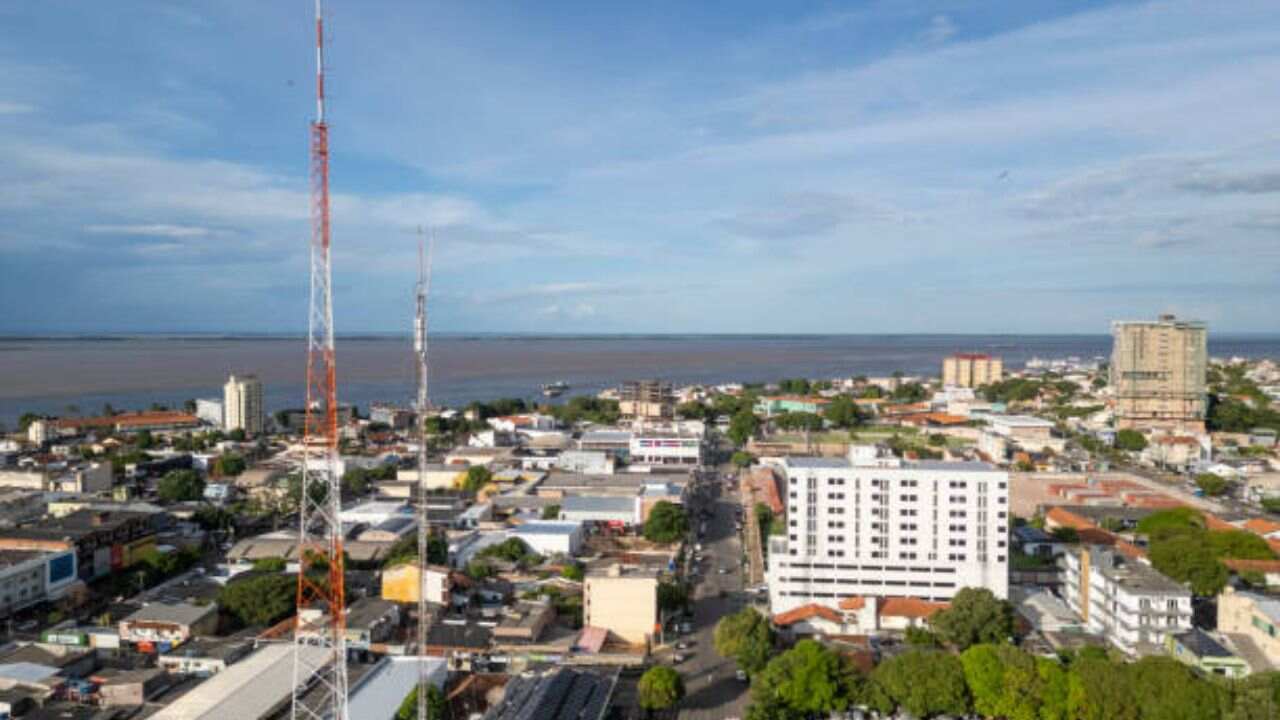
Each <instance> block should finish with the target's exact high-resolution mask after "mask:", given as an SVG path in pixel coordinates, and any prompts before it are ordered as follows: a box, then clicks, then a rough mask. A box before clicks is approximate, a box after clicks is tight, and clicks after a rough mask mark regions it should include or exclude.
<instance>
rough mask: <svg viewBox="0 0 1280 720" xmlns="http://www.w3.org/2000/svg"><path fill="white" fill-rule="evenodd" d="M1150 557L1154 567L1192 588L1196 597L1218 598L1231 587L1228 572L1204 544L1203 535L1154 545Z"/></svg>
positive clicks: (1184, 534) (1182, 537) (1197, 534)
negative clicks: (1224, 588)
mask: <svg viewBox="0 0 1280 720" xmlns="http://www.w3.org/2000/svg"><path fill="white" fill-rule="evenodd" d="M1149 557H1150V559H1151V565H1152V567H1154V568H1155V569H1156V570H1159V571H1160V572H1161V573H1164V574H1165V575H1168V576H1169V577H1171V578H1173V579H1174V580H1177V581H1178V582H1181V583H1188V584H1190V586H1191V592H1193V593H1195V594H1196V595H1201V596H1205V597H1208V596H1211V595H1217V594H1218V593H1219V592H1221V591H1222V588H1223V587H1225V586H1226V584H1227V578H1228V573H1227V568H1226V567H1225V566H1224V565H1223V564H1222V563H1221V562H1219V561H1218V558H1217V556H1215V555H1214V552H1213V549H1212V547H1210V546H1209V545H1207V544H1206V543H1205V542H1204V536H1203V533H1201V532H1190V533H1182V534H1178V535H1174V536H1172V537H1166V538H1162V539H1160V540H1158V541H1153V542H1152V543H1151V545H1150V550H1149Z"/></svg>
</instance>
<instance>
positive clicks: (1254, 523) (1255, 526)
mask: <svg viewBox="0 0 1280 720" xmlns="http://www.w3.org/2000/svg"><path fill="white" fill-rule="evenodd" d="M1244 527H1245V529H1246V530H1251V531H1253V532H1255V533H1257V534H1259V535H1270V534H1271V533H1275V532H1280V522H1276V521H1274V520H1268V519H1266V518H1249V519H1248V520H1245V521H1244Z"/></svg>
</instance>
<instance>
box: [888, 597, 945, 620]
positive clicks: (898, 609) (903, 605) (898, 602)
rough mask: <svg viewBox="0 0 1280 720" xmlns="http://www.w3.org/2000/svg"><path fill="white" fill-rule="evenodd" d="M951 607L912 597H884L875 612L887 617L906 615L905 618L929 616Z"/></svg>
mask: <svg viewBox="0 0 1280 720" xmlns="http://www.w3.org/2000/svg"><path fill="white" fill-rule="evenodd" d="M949 607H951V606H950V604H948V603H940V602H929V601H928V600H921V599H920V598H913V597H903V598H897V597H891V598H885V599H884V601H883V602H881V603H880V610H879V612H878V613H877V614H878V615H881V616H885V615H887V616H889V617H906V618H929V617H933V615H934V613H936V612H939V611H941V610H946V609H947V608H949Z"/></svg>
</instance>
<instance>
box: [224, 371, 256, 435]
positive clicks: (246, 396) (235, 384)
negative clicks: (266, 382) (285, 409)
mask: <svg viewBox="0 0 1280 720" xmlns="http://www.w3.org/2000/svg"><path fill="white" fill-rule="evenodd" d="M222 400H223V402H222V418H223V420H222V427H223V429H224V430H228V431H230V430H244V431H245V432H246V433H248V434H250V435H260V434H262V422H263V409H262V383H261V382H260V381H259V380H258V378H257V377H256V376H254V375H241V376H238V377H237V376H235V375H232V376H231V377H230V378H229V379H228V380H227V384H226V385H223V386H222Z"/></svg>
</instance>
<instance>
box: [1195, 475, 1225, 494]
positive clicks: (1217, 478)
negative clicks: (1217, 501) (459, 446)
mask: <svg viewBox="0 0 1280 720" xmlns="http://www.w3.org/2000/svg"><path fill="white" fill-rule="evenodd" d="M1196 486H1197V487H1199V488H1200V489H1201V490H1203V491H1204V494H1205V495H1208V496H1210V497H1217V496H1218V495H1221V494H1222V493H1224V492H1226V491H1227V488H1228V487H1230V483H1228V482H1227V479H1226V478H1224V477H1222V476H1221V475H1214V474H1213V473H1200V474H1199V475H1196Z"/></svg>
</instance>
